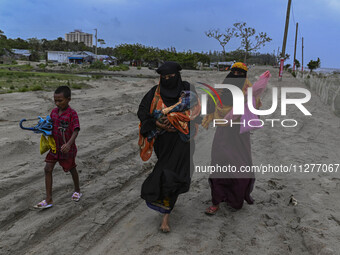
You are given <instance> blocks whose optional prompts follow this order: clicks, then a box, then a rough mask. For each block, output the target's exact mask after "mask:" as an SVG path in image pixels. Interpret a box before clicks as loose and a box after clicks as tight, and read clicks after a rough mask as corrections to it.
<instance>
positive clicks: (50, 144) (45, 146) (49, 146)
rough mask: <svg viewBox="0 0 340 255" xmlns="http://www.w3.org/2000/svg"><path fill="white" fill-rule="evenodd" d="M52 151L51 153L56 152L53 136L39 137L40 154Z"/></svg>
mask: <svg viewBox="0 0 340 255" xmlns="http://www.w3.org/2000/svg"><path fill="white" fill-rule="evenodd" d="M48 150H52V152H53V153H56V152H57V146H56V143H55V141H54V138H53V136H48V137H47V138H46V137H45V136H44V135H41V138H40V154H41V155H42V154H44V153H45V152H46V151H48Z"/></svg>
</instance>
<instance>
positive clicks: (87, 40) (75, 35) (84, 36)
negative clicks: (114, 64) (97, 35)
mask: <svg viewBox="0 0 340 255" xmlns="http://www.w3.org/2000/svg"><path fill="white" fill-rule="evenodd" d="M65 41H68V42H83V43H84V44H85V45H86V46H88V47H92V46H93V34H88V33H83V32H82V31H81V30H74V32H70V33H67V34H65Z"/></svg>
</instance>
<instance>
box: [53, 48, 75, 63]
mask: <svg viewBox="0 0 340 255" xmlns="http://www.w3.org/2000/svg"><path fill="white" fill-rule="evenodd" d="M73 54H74V52H66V51H47V61H51V62H58V63H69V58H68V57H69V56H71V55H73Z"/></svg>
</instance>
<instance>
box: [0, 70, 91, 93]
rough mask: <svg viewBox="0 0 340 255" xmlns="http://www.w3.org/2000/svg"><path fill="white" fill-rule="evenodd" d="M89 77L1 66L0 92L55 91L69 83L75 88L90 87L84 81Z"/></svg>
mask: <svg viewBox="0 0 340 255" xmlns="http://www.w3.org/2000/svg"><path fill="white" fill-rule="evenodd" d="M88 79H89V78H87V77H79V76H76V75H72V74H59V73H48V72H23V71H12V70H8V69H4V68H3V69H1V68H0V84H1V86H0V93H1V94H3V93H12V92H27V91H39V90H45V91H53V90H54V89H56V88H57V87H58V86H61V85H68V86H70V87H71V88H74V89H81V88H87V87H89V86H88V85H87V84H86V83H85V82H84V81H87V80H88Z"/></svg>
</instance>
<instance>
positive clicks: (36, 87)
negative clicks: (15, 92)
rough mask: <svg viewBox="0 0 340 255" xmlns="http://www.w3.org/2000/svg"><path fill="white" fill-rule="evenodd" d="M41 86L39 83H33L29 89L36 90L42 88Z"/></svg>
mask: <svg viewBox="0 0 340 255" xmlns="http://www.w3.org/2000/svg"><path fill="white" fill-rule="evenodd" d="M42 89H43V88H42V87H41V86H40V85H34V86H32V87H31V88H30V90H32V91H38V90H42Z"/></svg>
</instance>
